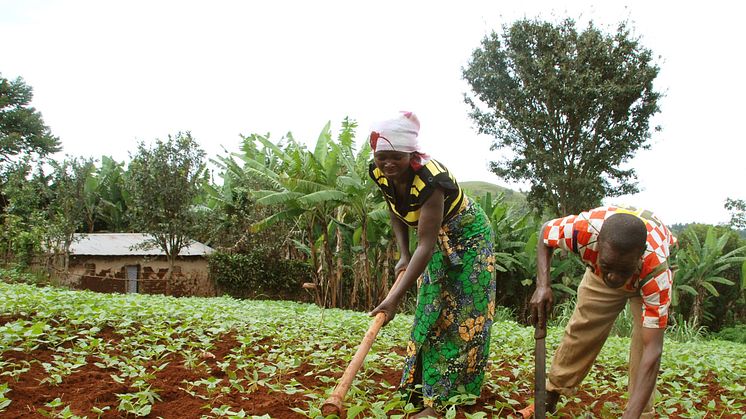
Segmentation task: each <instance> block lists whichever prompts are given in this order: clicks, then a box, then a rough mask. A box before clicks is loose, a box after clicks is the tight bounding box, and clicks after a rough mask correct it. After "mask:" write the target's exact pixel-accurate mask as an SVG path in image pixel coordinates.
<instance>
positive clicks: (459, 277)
mask: <svg viewBox="0 0 746 419" xmlns="http://www.w3.org/2000/svg"><path fill="white" fill-rule="evenodd" d="M465 199H466V198H465ZM493 236H494V233H493V232H492V228H491V226H490V224H489V220H488V219H487V216H486V214H485V213H484V211H483V210H482V208H481V207H480V206H479V205H478V204H477V203H475V202H473V201H471V200H468V201H467V202H466V203H465V204H464V206H462V209H461V211H460V212H459V213H458V214H457V215H455V216H454V217H453V218H452V219H451V220H449V221H448V222H446V223H445V224H444V225H443V226H442V228H441V231H440V235H439V240H438V246H437V247H436V249H435V251H434V253H433V256H432V259H431V260H430V263H429V264H428V266H427V269H426V270H425V273H424V275H423V276H422V278H421V280H420V282H419V283H418V291H417V309H416V312H415V316H414V324H413V326H412V331H411V334H410V338H409V342H408V344H407V355H406V362H405V366H404V372H403V375H402V379H401V384H400V389H401V390H403V391H405V392H406V393H409V394H410V395H411V394H417V393H420V392H421V394H422V400H423V403H424V405H425V406H429V407H433V408H436V409H438V408H439V407H442V405H443V402H445V401H447V400H448V399H449V398H451V397H453V396H454V395H457V394H474V395H477V396H478V395H479V393H480V390H481V387H482V382H483V381H484V369H485V366H486V364H487V359H488V358H489V352H490V348H489V347H490V328H491V326H492V321H493V317H494V314H495V285H496V283H495V268H494V263H495V257H494V254H493V240H494V238H493ZM418 358H419V362H418ZM417 368H421V371H417ZM415 377H417V378H418V379H419V377H421V378H422V381H421V382H416V381H418V380H416V379H415ZM419 384H421V385H422V387H421V389H417V388H416V386H417V385H419Z"/></svg>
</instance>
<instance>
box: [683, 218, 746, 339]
mask: <svg viewBox="0 0 746 419" xmlns="http://www.w3.org/2000/svg"><path fill="white" fill-rule="evenodd" d="M684 234H685V236H686V238H687V240H688V241H689V245H688V246H687V247H686V248H684V249H681V250H679V251H678V253H677V254H676V264H677V266H678V269H677V272H676V281H675V282H674V290H673V298H672V304H673V305H674V307H676V306H679V304H680V303H681V298H682V295H683V294H686V295H688V296H691V298H693V303H692V308H691V313H690V316H689V319H690V320H693V321H694V322H695V325H698V324H699V322H701V320H702V319H703V318H704V316H706V315H707V313H706V312H705V302H706V299H707V297H708V296H713V297H719V296H720V293H719V292H718V290H717V288H716V285H717V284H720V285H725V286H734V285H735V283H734V282H733V281H732V280H730V279H728V278H724V277H723V276H722V273H723V272H724V271H725V270H727V269H728V268H731V267H733V266H736V265H738V264H741V263H744V261H746V257H745V256H744V255H746V246H741V247H739V248H736V249H734V250H731V251H730V252H727V253H723V252H724V250H723V249H724V248H725V245H726V243H727V242H728V238H729V237H728V234H727V233H723V234H722V235H720V236H718V234H717V232H716V231H715V228H714V227H710V228H709V229H708V230H707V235H706V236H705V240H704V241H700V239H699V237H697V234H696V233H695V231H694V230H691V229H690V230H686V231H685V233H684Z"/></svg>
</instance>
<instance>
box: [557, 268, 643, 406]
mask: <svg viewBox="0 0 746 419" xmlns="http://www.w3.org/2000/svg"><path fill="white" fill-rule="evenodd" d="M628 301H629V304H630V309H631V310H630V311H632V313H633V314H634V326H633V328H632V343H631V345H630V350H629V388H628V390H629V394H630V395H632V394H633V393H634V391H635V388H634V386H635V382H636V378H637V367H638V366H639V364H640V358H641V357H642V337H641V331H642V330H641V329H642V297H640V293H639V291H634V292H629V291H626V290H625V289H624V288H618V289H614V288H610V287H608V286H606V284H604V283H603V281H602V280H601V278H599V277H598V276H597V275H595V274H594V273H593V272H592V271H591V270H590V269H586V271H585V275H583V280H582V281H581V282H580V286H578V296H577V305H576V306H575V311H574V312H573V313H572V318H570V322H569V323H568V324H567V327H566V328H565V334H564V336H562V341H561V342H560V345H559V347H558V348H557V351H556V352H555V354H554V358H553V359H552V366H551V368H550V369H549V377H548V380H547V390H548V391H555V392H558V393H560V394H563V395H566V396H567V395H572V394H574V393H575V391H576V390H577V386H578V385H579V384H580V382H581V381H583V378H585V376H586V375H587V374H588V371H590V369H591V367H592V366H593V363H594V362H595V360H596V357H597V356H598V353H599V352H601V348H602V347H603V345H604V343H605V342H606V338H607V337H608V336H609V332H610V331H611V328H612V326H613V325H614V321H615V320H616V318H617V316H618V315H619V313H620V312H621V311H622V310H623V309H624V305H625V304H627V302H628ZM654 396H655V388H653V392H652V394H651V395H650V400H648V403H647V405H646V406H645V409H643V413H642V416H641V417H642V418H652V417H654V413H655V411H654V410H653V399H654Z"/></svg>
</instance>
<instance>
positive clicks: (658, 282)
mask: <svg viewBox="0 0 746 419" xmlns="http://www.w3.org/2000/svg"><path fill="white" fill-rule="evenodd" d="M618 213H627V214H632V215H636V216H637V217H639V218H640V219H641V220H642V221H644V222H645V226H646V227H647V229H648V241H647V249H645V253H644V254H643V256H642V269H641V271H640V276H639V277H638V278H637V279H636V280H635V281H633V282H632V283H628V284H627V285H625V288H627V289H628V290H630V291H633V290H635V289H638V290H639V291H640V295H641V296H642V302H643V307H642V310H643V315H642V324H643V326H644V327H648V328H653V329H659V328H665V327H666V325H667V324H668V308H669V305H670V304H671V286H672V282H673V274H672V273H671V269H670V268H669V267H668V257H669V255H670V248H671V246H673V245H674V244H675V243H676V238H675V237H674V236H673V234H672V233H671V231H670V230H669V229H668V227H666V226H665V225H664V224H663V223H662V222H661V221H660V220H659V219H658V218H657V217H656V216H655V215H653V213H652V212H651V211H648V210H644V209H636V208H631V207H627V208H621V207H599V208H595V209H592V210H590V211H585V212H581V213H580V214H578V215H569V216H567V217H564V218H557V219H554V220H551V221H549V222H548V223H547V228H545V229H544V237H543V239H544V244H545V245H547V246H549V247H552V248H560V249H564V250H567V251H569V252H573V253H575V254H577V255H579V256H580V258H581V259H583V261H584V262H585V263H586V264H587V265H588V267H589V268H591V269H593V272H594V273H595V274H596V275H600V272H601V271H600V269H599V267H598V263H597V259H598V250H597V238H598V233H599V232H600V231H601V226H603V223H604V220H606V219H607V218H608V217H609V216H611V215H613V214H618Z"/></svg>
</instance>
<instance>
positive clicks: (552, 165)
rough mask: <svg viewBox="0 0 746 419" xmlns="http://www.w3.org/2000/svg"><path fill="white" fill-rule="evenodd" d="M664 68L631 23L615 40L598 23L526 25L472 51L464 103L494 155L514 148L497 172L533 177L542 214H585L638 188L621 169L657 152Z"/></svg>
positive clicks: (533, 193)
mask: <svg viewBox="0 0 746 419" xmlns="http://www.w3.org/2000/svg"><path fill="white" fill-rule="evenodd" d="M658 70H659V69H658V67H657V65H655V64H654V63H653V56H652V53H651V51H650V50H649V49H646V48H644V47H643V46H641V45H640V42H639V39H638V38H636V37H634V36H633V35H632V34H631V33H630V30H629V29H628V28H627V26H626V25H625V24H620V25H619V27H618V29H617V31H616V33H615V34H612V35H607V34H604V33H603V32H602V31H601V30H599V29H598V28H596V27H595V26H594V25H593V23H590V24H589V25H588V27H587V28H586V29H585V30H583V31H581V32H578V30H577V29H576V25H575V22H574V21H573V20H572V19H566V20H564V21H562V22H560V23H557V24H553V23H548V22H541V21H538V20H520V21H517V22H515V23H513V24H512V25H510V26H505V27H503V33H502V34H497V33H495V32H492V33H491V34H490V35H488V36H486V37H485V38H484V39H483V40H482V43H481V46H480V47H478V48H477V49H475V50H474V52H473V55H472V57H471V60H470V61H469V63H468V65H467V66H466V67H465V68H464V69H463V76H464V78H465V79H466V80H467V81H468V82H469V84H470V85H471V89H472V92H471V93H467V94H466V95H465V100H466V103H467V104H468V105H470V107H471V112H470V116H471V118H472V119H473V121H474V123H475V124H476V127H477V128H478V130H479V132H480V133H483V134H488V135H492V136H494V138H495V139H494V142H493V145H492V149H493V150H495V149H499V148H503V147H504V148H507V149H509V150H511V151H512V153H511V154H512V155H511V156H509V157H505V158H503V159H502V160H500V161H496V162H492V163H491V166H492V171H493V172H495V173H496V174H497V175H498V176H502V177H504V178H506V179H508V180H514V181H528V182H529V183H530V184H531V189H530V191H529V194H528V199H529V202H530V203H531V204H532V206H534V207H535V208H537V209H538V210H544V209H548V210H549V211H551V212H552V213H554V214H557V215H563V214H568V213H577V212H579V211H582V210H584V209H587V208H589V207H592V206H595V205H598V204H599V203H600V202H601V199H603V198H604V197H610V196H619V195H624V194H629V193H634V192H637V191H638V188H637V185H636V174H635V171H634V170H633V169H631V168H623V167H622V165H623V163H625V162H627V161H628V160H629V159H630V158H631V157H632V156H633V155H634V153H635V152H636V151H637V150H638V149H640V148H643V149H644V148H648V147H649V144H647V141H648V140H649V138H650V135H651V132H650V126H649V120H650V117H651V116H652V115H654V114H655V113H657V112H658V111H659V108H658V99H659V98H660V96H661V95H660V93H658V92H656V91H655V90H654V89H653V80H654V79H655V77H656V76H657V75H658Z"/></svg>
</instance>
